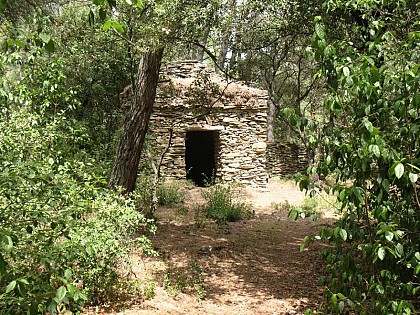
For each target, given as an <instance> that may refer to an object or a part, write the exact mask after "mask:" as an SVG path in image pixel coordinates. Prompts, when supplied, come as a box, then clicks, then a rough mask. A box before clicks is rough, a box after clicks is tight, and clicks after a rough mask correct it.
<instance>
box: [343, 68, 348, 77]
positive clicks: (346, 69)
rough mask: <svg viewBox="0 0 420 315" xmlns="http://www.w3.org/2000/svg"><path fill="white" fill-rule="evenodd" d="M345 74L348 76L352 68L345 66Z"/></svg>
mask: <svg viewBox="0 0 420 315" xmlns="http://www.w3.org/2000/svg"><path fill="white" fill-rule="evenodd" d="M343 74H344V76H345V77H348V76H349V75H350V69H349V68H348V67H344V68H343Z"/></svg>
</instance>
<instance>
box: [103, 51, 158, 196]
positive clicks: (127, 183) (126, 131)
mask: <svg viewBox="0 0 420 315" xmlns="http://www.w3.org/2000/svg"><path fill="white" fill-rule="evenodd" d="M162 56H163V48H159V49H157V50H156V51H148V52H146V53H144V54H143V56H142V58H141V60H140V64H139V69H138V74H137V83H136V86H135V89H134V97H133V103H132V104H131V108H130V110H129V111H128V113H127V116H126V118H125V121H124V125H123V131H122V135H121V138H120V142H119V145H118V149H117V154H116V157H115V162H114V167H113V168H112V173H111V178H110V181H109V187H110V188H112V189H116V188H117V187H122V189H123V190H122V193H123V194H128V193H130V192H132V191H133V190H134V188H135V184H136V179H137V171H138V166H139V162H140V155H141V151H142V148H143V143H144V139H145V136H146V132H147V128H148V125H149V120H150V115H151V114H152V109H153V104H154V102H155V97H156V88H157V84H158V79H159V69H160V63H161V61H162Z"/></svg>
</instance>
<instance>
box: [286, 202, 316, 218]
mask: <svg viewBox="0 0 420 315" xmlns="http://www.w3.org/2000/svg"><path fill="white" fill-rule="evenodd" d="M288 210H289V217H291V218H292V219H293V220H297V219H298V218H302V219H305V218H308V217H309V220H310V221H316V220H318V218H319V217H320V211H319V210H318V199H317V197H316V196H314V197H306V198H305V200H304V201H303V205H301V206H300V207H295V206H289V208H288Z"/></svg>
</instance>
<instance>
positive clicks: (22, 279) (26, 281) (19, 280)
mask: <svg viewBox="0 0 420 315" xmlns="http://www.w3.org/2000/svg"><path fill="white" fill-rule="evenodd" d="M18 282H20V283H22V284H25V285H29V282H28V280H26V279H24V278H20V279H18Z"/></svg>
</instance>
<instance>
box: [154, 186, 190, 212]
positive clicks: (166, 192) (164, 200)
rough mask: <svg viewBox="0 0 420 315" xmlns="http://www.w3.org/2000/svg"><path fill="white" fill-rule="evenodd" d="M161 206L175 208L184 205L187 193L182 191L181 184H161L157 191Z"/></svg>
mask: <svg viewBox="0 0 420 315" xmlns="http://www.w3.org/2000/svg"><path fill="white" fill-rule="evenodd" d="M157 197H158V200H159V205H161V206H166V207H169V208H173V207H176V206H179V205H182V204H184V202H185V192H184V191H182V190H181V187H180V186H179V184H176V183H170V184H166V185H165V184H161V185H160V186H159V187H158V189H157Z"/></svg>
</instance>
